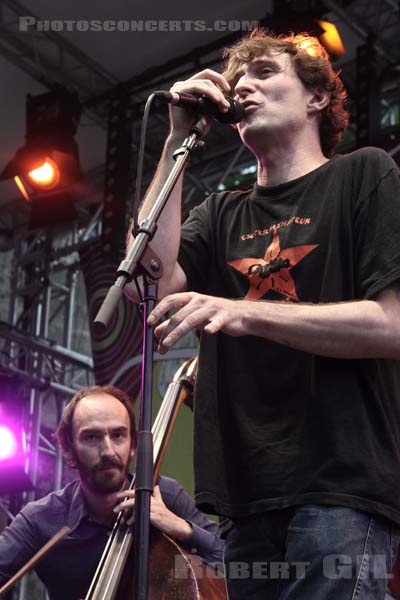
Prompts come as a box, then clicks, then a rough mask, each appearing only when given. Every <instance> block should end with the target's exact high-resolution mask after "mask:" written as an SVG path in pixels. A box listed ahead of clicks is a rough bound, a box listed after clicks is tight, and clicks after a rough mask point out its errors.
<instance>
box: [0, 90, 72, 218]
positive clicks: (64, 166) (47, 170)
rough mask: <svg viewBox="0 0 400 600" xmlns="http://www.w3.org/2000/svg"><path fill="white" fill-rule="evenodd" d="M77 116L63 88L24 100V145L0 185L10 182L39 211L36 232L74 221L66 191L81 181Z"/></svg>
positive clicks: (70, 96) (68, 95) (2, 176)
mask: <svg viewBox="0 0 400 600" xmlns="http://www.w3.org/2000/svg"><path fill="white" fill-rule="evenodd" d="M80 115H81V105H80V102H79V99H78V95H77V94H76V93H75V92H69V91H68V90H66V89H65V88H64V87H62V86H56V87H55V88H54V89H53V90H52V91H51V92H47V93H45V94H41V95H39V96H31V95H29V94H28V96H27V100H26V143H25V144H24V146H22V147H21V148H20V149H19V150H17V152H16V154H15V156H14V157H13V158H12V160H11V161H10V162H9V163H8V164H7V165H6V166H5V168H4V169H3V171H2V172H1V173H0V180H5V179H11V178H14V180H15V183H16V185H17V187H18V189H19V190H20V192H21V194H22V195H23V197H24V199H25V200H26V201H27V202H29V203H31V204H32V211H33V210H34V209H35V208H36V207H39V212H40V218H39V219H37V218H36V221H37V223H35V224H34V225H35V226H40V225H45V224H52V222H53V221H54V220H55V221H65V220H70V219H71V218H74V216H75V210H74V207H73V201H72V199H71V198H70V197H69V195H68V188H69V187H70V186H71V185H73V184H74V183H76V182H77V181H79V179H81V178H82V172H81V168H80V164H79V152H78V146H77V144H76V142H75V139H74V135H75V133H76V130H77V127H78V124H79V119H80ZM41 204H42V205H43V206H42V210H40V205H41ZM44 206H45V207H46V209H45V210H43V207H44ZM46 215H47V218H46ZM34 220H35V219H34ZM46 221H48V222H47V223H46Z"/></svg>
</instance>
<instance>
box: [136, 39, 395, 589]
mask: <svg viewBox="0 0 400 600" xmlns="http://www.w3.org/2000/svg"><path fill="white" fill-rule="evenodd" d="M226 57H227V66H226V69H225V71H224V73H223V74H219V73H217V72H214V71H211V70H208V69H207V70H205V71H202V72H200V73H198V74H197V75H194V76H193V77H191V78H190V79H189V80H187V81H183V82H178V83H176V84H175V85H174V86H173V87H172V88H171V92H177V93H180V92H182V93H185V94H194V95H204V96H206V97H207V98H209V99H210V100H211V101H213V102H214V103H216V105H217V106H218V107H219V109H220V111H221V112H224V111H226V110H227V109H228V102H227V101H226V100H225V96H226V95H230V94H232V95H234V97H235V99H236V100H238V101H239V102H240V103H241V104H242V106H243V107H244V111H245V115H244V118H243V119H242V121H241V122H240V123H239V125H238V132H239V135H240V137H241V139H242V142H243V143H244V144H245V145H246V146H247V147H248V148H249V149H250V150H251V151H252V153H253V154H254V156H255V158H256V160H257V167H258V168H257V183H256V184H255V185H254V187H253V189H251V190H249V191H246V192H243V191H236V192H222V193H215V194H212V195H211V196H209V197H208V198H207V199H206V200H205V201H204V202H203V203H202V204H201V205H200V206H198V207H197V208H195V209H194V210H193V211H192V213H191V214H190V216H189V218H188V220H187V222H186V223H185V224H184V225H183V227H182V228H181V190H182V184H181V182H180V184H179V185H178V186H177V187H176V189H175V191H174V193H173V195H172V197H171V198H170V200H169V202H168V204H167V206H166V209H165V211H164V212H163V214H162V218H161V220H160V222H159V227H158V230H157V234H156V235H155V237H154V240H153V241H152V247H153V249H154V250H155V251H156V252H157V253H158V254H159V255H160V256H162V260H163V266H164V276H163V279H162V281H161V283H160V297H161V298H162V300H161V301H160V302H159V304H158V306H156V308H155V309H154V310H153V313H152V315H151V316H150V318H149V322H150V323H151V324H154V325H156V330H155V332H156V335H157V336H158V338H159V349H160V351H161V352H166V351H168V350H169V349H170V348H171V347H172V346H173V345H174V344H175V343H176V342H177V340H179V339H180V338H181V337H182V336H183V335H185V334H186V333H187V332H188V331H189V330H191V329H192V328H196V329H198V330H200V331H201V345H200V361H199V369H198V379H197V385H196V395H195V440H194V441H195V449H194V452H195V456H194V463H195V480H196V503H197V506H198V507H199V508H201V509H204V510H207V511H209V512H214V513H216V514H219V515H222V516H224V517H228V518H229V519H230V520H231V521H232V522H233V526H232V527H231V528H230V529H229V530H227V531H226V547H225V567H226V575H227V578H228V591H229V597H230V599H231V600H243V599H244V598H251V599H252V600H254V599H257V600H258V599H260V600H261V599H262V600H265V598H268V600H277V599H279V600H328V599H329V600H331V599H334V600H338V599H340V600H354V599H355V598H357V599H358V598H359V599H362V600H383V598H384V595H385V587H386V573H387V572H390V566H391V563H392V561H393V559H394V553H395V549H396V546H397V540H398V535H397V528H398V526H399V525H400V369H399V362H398V361H399V359H400V286H399V278H400V182H399V172H398V170H397V167H396V165H395V163H394V162H393V161H392V160H391V158H390V157H389V156H388V155H387V154H386V153H385V152H383V151H382V150H379V149H376V148H365V149H361V150H357V151H355V152H353V153H352V154H349V155H346V156H342V155H336V156H334V152H335V148H336V146H337V144H338V142H339V141H340V139H341V136H342V133H343V131H344V129H345V127H346V126H347V120H348V115H347V112H346V110H345V108H344V101H345V91H344V88H343V85H342V82H341V81H340V79H339V77H338V74H337V73H335V71H334V70H333V69H332V66H331V64H330V61H329V58H328V56H327V54H326V52H325V50H324V49H323V48H322V47H321V46H320V44H319V42H318V40H317V39H314V38H311V37H309V36H305V35H302V36H290V37H282V38H275V37H270V36H266V35H265V34H264V33H262V32H260V31H257V32H255V33H253V34H252V35H251V36H250V37H248V38H245V39H243V40H242V41H241V42H239V43H238V44H237V45H236V46H234V47H233V48H231V49H229V50H228V51H227V53H226ZM193 121H194V115H193V113H190V112H188V111H186V110H185V109H182V108H178V107H174V108H172V109H171V131H170V134H169V136H168V138H167V140H166V144H165V148H164V152H163V156H162V160H161V163H160V165H159V168H158V171H157V175H156V177H155V179H154V182H153V184H152V186H151V188H150V190H149V192H148V194H147V197H146V200H145V202H144V204H143V208H142V213H141V217H142V218H143V217H145V216H146V214H147V213H148V212H149V209H150V208H151V206H152V204H153V201H154V198H155V196H156V194H157V192H158V191H159V190H160V188H161V186H162V184H163V183H164V181H165V179H166V177H167V174H168V172H169V169H170V168H171V165H172V164H173V161H172V154H173V151H174V150H175V149H176V148H177V147H178V146H179V145H180V144H181V143H182V141H183V140H184V138H185V137H186V136H187V135H188V131H189V129H190V126H191V124H192V123H193ZM129 293H130V294H131V295H132V297H133V298H134V290H133V289H130V290H129ZM134 299H135V298H134ZM171 309H178V310H177V312H176V313H175V314H174V315H173V316H172V317H171V318H170V319H168V320H165V321H164V322H161V319H162V317H163V316H165V315H166V314H167V313H168V312H169V311H170V310H171ZM237 565H241V568H240V570H239V569H238V568H237Z"/></svg>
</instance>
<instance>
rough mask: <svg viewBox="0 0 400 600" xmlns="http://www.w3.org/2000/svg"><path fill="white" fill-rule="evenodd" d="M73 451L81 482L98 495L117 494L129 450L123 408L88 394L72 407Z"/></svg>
mask: <svg viewBox="0 0 400 600" xmlns="http://www.w3.org/2000/svg"><path fill="white" fill-rule="evenodd" d="M72 434H73V447H74V452H75V459H76V463H77V467H78V470H79V475H80V477H81V481H82V482H83V484H85V485H86V486H87V487H89V488H90V490H91V491H92V492H94V493H97V494H100V495H102V494H110V493H113V492H117V491H119V490H120V489H121V488H122V487H123V485H124V482H125V479H126V476H127V473H128V468H129V462H130V459H131V457H132V454H133V450H132V447H131V435H130V420H129V415H128V412H127V410H126V408H125V406H124V405H123V404H122V402H120V401H119V400H118V399H117V398H114V397H113V396H110V395H109V394H104V393H100V394H91V395H89V396H86V397H84V398H82V400H80V401H79V402H78V404H77V405H76V407H75V411H74V416H73V420H72Z"/></svg>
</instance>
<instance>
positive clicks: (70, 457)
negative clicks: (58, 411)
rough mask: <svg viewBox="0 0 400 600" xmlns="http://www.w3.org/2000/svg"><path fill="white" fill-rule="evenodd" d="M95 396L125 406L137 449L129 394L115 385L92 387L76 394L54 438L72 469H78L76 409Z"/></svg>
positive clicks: (134, 446) (64, 413) (133, 443)
mask: <svg viewBox="0 0 400 600" xmlns="http://www.w3.org/2000/svg"><path fill="white" fill-rule="evenodd" d="M94 394H107V395H108V396H112V397H113V398H116V399H117V400H119V401H120V402H121V403H122V404H123V405H124V406H125V408H126V410H127V412H128V415H129V421H130V430H131V431H130V433H131V445H132V448H136V443H137V430H136V421H135V413H134V411H133V403H132V401H131V399H130V397H129V396H128V394H126V393H125V392H124V391H123V390H121V389H120V388H117V387H115V386H114V385H92V386H89V387H85V388H82V389H81V390H79V391H78V392H76V394H75V395H74V396H73V397H72V398H71V400H70V402H69V403H68V404H67V406H66V407H65V409H64V412H63V414H62V417H61V420H60V422H59V424H58V426H57V429H56V431H55V432H54V433H53V437H54V439H55V440H56V441H57V442H58V444H59V445H60V447H61V450H62V453H63V456H64V458H65V460H66V462H67V464H68V466H69V467H71V469H76V468H77V463H76V457H75V451H74V442H73V437H72V421H73V418H74V412H75V407H76V405H77V404H78V402H80V401H81V400H82V399H83V398H87V397H88V396H93V395H94Z"/></svg>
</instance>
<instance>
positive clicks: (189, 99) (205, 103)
mask: <svg viewBox="0 0 400 600" xmlns="http://www.w3.org/2000/svg"><path fill="white" fill-rule="evenodd" d="M153 93H154V95H155V97H156V98H157V100H160V101H161V102H166V103H167V104H173V105H174V106H181V107H182V108H187V109H189V110H192V111H194V112H196V113H198V114H199V115H211V116H212V117H214V119H217V121H219V122H220V123H239V122H240V121H242V119H244V116H245V112H244V108H243V106H242V105H241V104H240V102H238V101H237V100H234V99H233V98H230V97H229V96H226V100H227V101H228V102H229V104H230V107H229V108H228V110H227V111H226V112H225V113H223V112H221V111H220V110H219V108H218V105H217V104H215V102H213V101H212V100H210V99H209V98H206V97H205V96H192V95H191V94H180V93H178V92H173V93H171V92H166V91H164V90H160V91H157V92H153Z"/></svg>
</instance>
